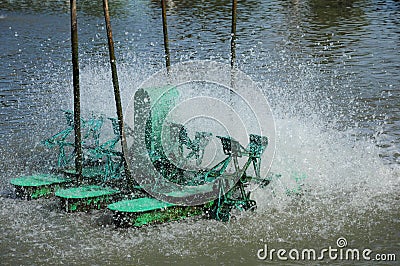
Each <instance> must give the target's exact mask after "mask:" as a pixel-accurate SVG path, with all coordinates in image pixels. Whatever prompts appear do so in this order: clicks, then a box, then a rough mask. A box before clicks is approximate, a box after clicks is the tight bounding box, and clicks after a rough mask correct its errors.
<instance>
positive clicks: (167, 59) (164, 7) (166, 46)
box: [161, 0, 171, 71]
mask: <svg viewBox="0 0 400 266" xmlns="http://www.w3.org/2000/svg"><path fill="white" fill-rule="evenodd" d="M161 7H162V22H163V33H164V49H165V66H166V67H167V71H169V68H170V66H171V61H170V54H169V44H168V29H167V4H166V0H161Z"/></svg>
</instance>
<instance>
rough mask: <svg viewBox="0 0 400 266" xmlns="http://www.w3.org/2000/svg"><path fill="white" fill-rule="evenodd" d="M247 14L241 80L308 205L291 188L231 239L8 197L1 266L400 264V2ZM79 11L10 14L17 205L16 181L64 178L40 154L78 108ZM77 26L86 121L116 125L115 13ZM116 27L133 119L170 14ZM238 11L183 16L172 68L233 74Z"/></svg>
mask: <svg viewBox="0 0 400 266" xmlns="http://www.w3.org/2000/svg"><path fill="white" fill-rule="evenodd" d="M238 2H239V4H238V25H237V31H238V37H237V55H238V59H237V65H238V67H239V68H240V69H241V70H243V71H244V72H246V73H247V74H249V75H250V76H251V77H252V78H253V80H255V81H256V82H257V83H258V84H259V86H260V87H261V88H262V89H263V91H264V92H265V95H266V96H267V98H268V100H269V101H270V104H271V107H272V109H273V111H274V115H275V119H276V127H277V135H278V142H277V148H276V149H277V154H276V158H275V161H274V162H273V166H272V168H273V170H274V171H276V172H280V173H282V174H283V176H285V174H290V173H293V172H296V171H299V172H305V173H306V174H307V176H308V179H307V181H305V185H306V187H307V188H308V189H309V192H308V194H306V195H305V196H304V197H303V198H302V199H293V198H290V197H287V196H286V194H285V193H284V191H285V188H287V187H288V186H289V187H290V181H289V180H288V179H285V178H283V179H282V180H281V181H280V182H277V183H275V184H272V185H273V186H271V188H269V189H268V190H267V191H259V192H258V193H256V197H257V199H258V204H259V209H258V210H257V212H256V213H253V214H241V215H238V217H237V219H236V220H234V221H231V222H230V223H229V224H223V223H220V222H216V221H208V220H201V219H200V220H187V221H183V222H179V223H178V222H177V223H170V224H167V225H162V226H154V227H153V226H152V227H146V228H142V229H115V228H113V227H112V226H107V227H102V226H100V225H99V224H98V218H99V217H100V216H102V215H104V212H103V211H100V212H92V213H82V214H65V213H63V211H62V210H60V209H59V208H58V205H57V201H55V200H39V201H32V202H24V201H18V200H14V199H9V198H0V200H1V203H0V211H1V217H0V225H1V229H0V232H1V238H0V241H1V242H0V243H1V247H0V256H1V258H2V262H4V263H5V264H6V265H7V264H11V263H12V264H30V265H33V264H35V265H36V264H38V265H39V264H60V263H64V264H99V265H102V264H122V263H124V264H132V265H137V264H147V265H158V264H160V265H161V264H164V263H167V262H171V263H175V264H182V265H187V264H188V263H194V264H203V265H209V264H216V265H218V264H223V265H224V264H233V265H237V264H241V263H242V264H249V265H258V264H260V265H261V264H264V263H265V262H264V261H260V260H257V256H256V253H257V250H258V249H259V248H262V247H263V245H264V243H266V242H267V243H268V244H269V245H271V246H272V247H274V248H298V249H300V248H316V249H317V248H319V249H322V248H325V247H328V246H335V244H336V239H337V238H339V237H341V236H344V237H346V239H347V240H348V242H349V246H351V247H352V248H360V249H361V248H370V249H372V250H374V252H375V253H396V254H397V260H399V259H400V253H399V250H400V221H399V214H400V213H399V208H398V204H399V199H400V197H399V192H398V191H399V188H400V185H399V184H400V182H399V179H400V170H399V162H400V87H399V86H400V85H399V84H400V75H399V74H400V71H399V70H400V55H399V48H400V47H399V45H400V26H399V25H400V2H398V1H372V0H370V1H367V0H364V1H363V0H359V1H356V0H354V1H350V0H349V1H323V0H308V1H283V0H282V1H259V0H249V1H238ZM68 12H69V1H50V0H42V1H33V0H32V1H25V0H22V1H4V0H0V36H1V42H0V51H1V53H0V62H1V63H0V125H1V126H0V134H1V135H0V136H1V138H0V166H1V168H0V169H2V172H1V174H0V188H1V189H2V190H7V189H10V185H9V180H10V178H12V177H15V176H19V175H21V174H29V173H33V172H35V171H44V170H46V169H48V167H49V166H50V165H54V164H53V161H54V159H55V154H54V152H52V151H49V150H46V149H45V148H44V147H42V146H41V144H40V141H41V140H42V139H44V138H46V137H48V136H50V135H51V134H53V133H55V132H57V131H58V130H59V129H60V127H61V126H62V125H63V123H64V121H63V117H62V112H61V111H60V110H61V109H70V108H71V107H72V97H71V96H72V78H71V62H70V40H69V37H70V28H69V27H70V26H69V25H70V24H69V13H68ZM78 12H79V13H78V27H79V43H80V47H79V49H80V50H79V52H80V60H81V61H80V68H81V88H82V98H83V103H82V106H83V110H84V113H90V112H102V113H106V114H109V115H113V114H114V112H115V111H114V105H113V104H110V103H112V99H113V96H112V84H111V75H110V70H109V66H108V51H107V46H106V45H107V40H106V34H105V26H104V19H103V17H102V14H103V13H102V3H101V1H78ZM110 12H111V23H112V26H113V33H114V41H115V49H116V53H117V59H118V70H119V73H118V74H119V78H120V87H121V90H122V94H123V96H124V97H123V104H124V105H126V104H127V99H128V96H129V93H130V91H131V90H132V89H134V88H136V87H137V86H138V85H139V84H140V83H141V82H143V81H144V80H145V79H146V77H148V76H150V75H151V74H152V73H154V72H155V71H157V70H159V69H160V68H162V67H163V65H164V59H163V47H162V43H163V39H162V27H161V8H160V4H159V1H145V0H140V1H129V0H126V1H123V0H116V1H110ZM230 12H231V6H230V1H227V0H221V1H206V0H204V1H185V0H183V1H169V7H168V23H169V36H170V41H171V43H170V48H171V54H172V58H171V61H172V63H178V62H182V61H187V60H191V59H210V60H215V61H219V62H226V63H229V52H230V50H229V49H230ZM275 262H276V263H277V264H281V263H282V262H279V261H275ZM325 262H327V261H324V262H321V264H323V263H325ZM331 262H332V261H331ZM297 263H304V264H307V262H304V261H303V262H297ZM336 263H338V264H342V263H343V261H342V262H340V261H336ZM346 263H348V262H346Z"/></svg>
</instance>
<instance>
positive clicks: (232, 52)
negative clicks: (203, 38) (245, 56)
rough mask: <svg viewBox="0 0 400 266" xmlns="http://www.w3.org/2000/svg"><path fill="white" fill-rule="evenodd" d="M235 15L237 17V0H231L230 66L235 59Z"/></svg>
mask: <svg viewBox="0 0 400 266" xmlns="http://www.w3.org/2000/svg"><path fill="white" fill-rule="evenodd" d="M236 17H237V0H232V27H231V68H234V67H235V61H236Z"/></svg>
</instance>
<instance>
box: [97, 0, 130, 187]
mask: <svg viewBox="0 0 400 266" xmlns="http://www.w3.org/2000/svg"><path fill="white" fill-rule="evenodd" d="M103 9H104V18H105V21H106V29H107V38H108V50H109V53H110V64H111V73H112V82H113V86H114V97H115V105H116V108H117V117H118V125H119V134H120V139H121V144H122V145H121V146H122V154H123V162H124V170H125V176H126V178H127V182H128V186H131V185H132V184H133V183H132V180H131V173H130V171H129V165H128V161H127V160H126V154H127V152H128V146H127V144H126V138H125V132H124V119H123V114H122V103H121V94H120V90H119V84H118V75H117V63H116V59H115V52H114V41H113V37H112V29H111V23H110V14H109V12H108V0H103Z"/></svg>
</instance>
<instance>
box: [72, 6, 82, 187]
mask: <svg viewBox="0 0 400 266" xmlns="http://www.w3.org/2000/svg"><path fill="white" fill-rule="evenodd" d="M70 7H71V46H72V71H73V86H74V130H75V171H76V176H77V181H78V182H81V181H82V136H81V103H80V89H79V61H78V22H77V21H78V20H77V14H76V0H71V1H70Z"/></svg>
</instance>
